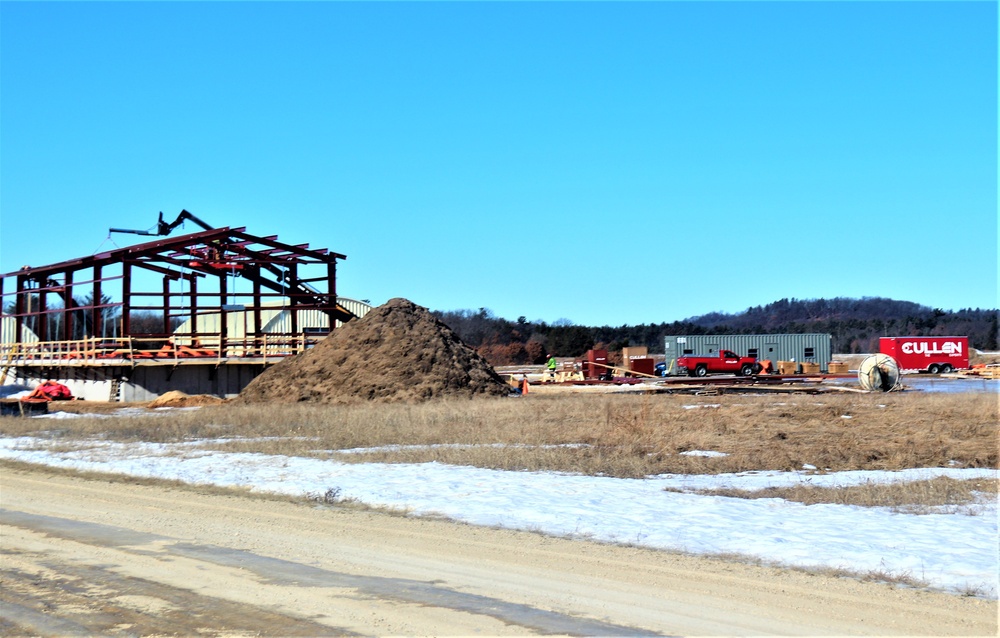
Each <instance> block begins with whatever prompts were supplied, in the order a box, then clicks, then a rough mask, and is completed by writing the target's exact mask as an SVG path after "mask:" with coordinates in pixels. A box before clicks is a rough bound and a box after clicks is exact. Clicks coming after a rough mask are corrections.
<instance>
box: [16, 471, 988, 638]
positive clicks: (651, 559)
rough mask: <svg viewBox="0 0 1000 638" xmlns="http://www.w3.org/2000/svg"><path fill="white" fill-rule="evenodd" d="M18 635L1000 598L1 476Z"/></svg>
mask: <svg viewBox="0 0 1000 638" xmlns="http://www.w3.org/2000/svg"><path fill="white" fill-rule="evenodd" d="M0 523H2V526H0V527H2V546H0V549H2V552H0V559H2V563H0V566H2V578H3V583H2V588H0V600H2V603H3V604H2V616H0V618H2V619H0V634H2V635H5V636H13V635H40V636H48V635H58V636H68V635H94V634H104V635H195V634H198V635H216V636H249V635H255V636H256V635H272V636H276V635H280V636H303V635H304V636H319V635H355V634H359V635H431V634H436V635H472V634H479V635H524V634H557V635H601V636H611V635H629V636H635V635H681V634H683V635H699V634H700V635H720V634H736V635H748V634H772V635H775V634H796V635H816V634H837V635H850V634H875V635H891V634H900V635H953V634H959V635H996V633H997V603H996V601H986V600H981V599H974V598H963V597H959V596H952V595H946V594H939V593H929V592H922V591H914V590H908V589H897V588H893V587H890V586H887V585H880V584H874V583H864V582H857V581H854V580H849V579H843V578H829V577H826V576H820V575H810V574H804V573H800V572H793V571H786V570H779V569H773V568H767V567H758V566H749V565H743V564H738V563H732V562H726V561H721V560H713V559H705V558H698V557H689V556H678V555H673V554H668V553H664V552H656V551H651V550H643V549H635V548H628V547H617V546H606V545H599V544H595V543H588V542H584V541H569V540H562V539H553V538H546V537H543V536H541V535H537V534H531V533H524V532H511V531H505V530H498V529H485V528H477V527H472V526H468V525H459V524H455V523H451V522H447V521H440V520H428V519H411V518H407V517H404V516H394V515H389V514H384V513H377V512H369V511H358V510H353V509H345V508H336V507H329V506H325V505H318V504H317V505H302V504H296V503H289V502H282V501H276V500H262V499H255V498H248V497H243V496H234V495H228V494H212V493H203V492H199V491H196V490H194V489H192V488H187V487H169V486H166V487H165V486H148V485H135V484H129V483H125V482H110V481H107V480H94V479H86V478H79V477H73V476H66V475H59V474H53V473H51V472H48V471H46V470H43V469H39V470H30V471H29V470H24V469H20V468H12V467H10V466H4V467H3V468H2V493H0Z"/></svg>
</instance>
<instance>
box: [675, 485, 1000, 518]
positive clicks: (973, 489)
mask: <svg viewBox="0 0 1000 638" xmlns="http://www.w3.org/2000/svg"><path fill="white" fill-rule="evenodd" d="M997 485H998V481H997V480H996V479H986V478H980V479H966V480H956V479H952V478H948V477H945V476H939V477H936V478H932V479H926V480H921V481H911V482H907V483H874V482H866V483H863V484H861V485H850V486H842V487H820V486H815V485H794V486H788V487H767V488H763V489H759V490H741V489H736V488H721V489H706V490H692V492H693V493H696V494H706V495H711V496H728V497H734V498H748V499H755V498H780V499H784V500H786V501H796V502H799V503H804V504H806V505H817V504H820V503H833V504H837V505H858V506H861V507H888V508H890V509H893V510H895V511H899V512H905V513H908V514H930V513H935V512H937V513H940V512H942V511H944V512H958V511H962V512H968V513H974V512H975V510H974V509H969V508H968V506H970V505H975V504H977V503H982V502H984V501H986V500H996V498H997ZM667 491H672V492H681V491H683V490H678V489H674V488H668V490H667Z"/></svg>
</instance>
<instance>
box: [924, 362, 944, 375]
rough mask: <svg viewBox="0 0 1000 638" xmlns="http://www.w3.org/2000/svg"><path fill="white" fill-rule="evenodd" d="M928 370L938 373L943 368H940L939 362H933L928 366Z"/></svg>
mask: <svg viewBox="0 0 1000 638" xmlns="http://www.w3.org/2000/svg"><path fill="white" fill-rule="evenodd" d="M927 371H928V372H930V373H931V374H937V373H938V372H940V371H941V369H940V368H938V364H936V363H932V364H930V365H929V366H927Z"/></svg>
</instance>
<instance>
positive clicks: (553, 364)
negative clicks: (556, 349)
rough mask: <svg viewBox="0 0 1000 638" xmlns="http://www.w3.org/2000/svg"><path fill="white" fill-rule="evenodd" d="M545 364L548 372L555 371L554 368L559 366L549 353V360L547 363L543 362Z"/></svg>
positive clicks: (553, 356)
mask: <svg viewBox="0 0 1000 638" xmlns="http://www.w3.org/2000/svg"><path fill="white" fill-rule="evenodd" d="M545 365H546V367H548V369H549V372H555V371H556V368H557V367H558V366H559V363H558V362H557V361H556V357H555V355H553V354H550V355H549V362H548V363H547V364H545Z"/></svg>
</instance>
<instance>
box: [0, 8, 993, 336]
mask: <svg viewBox="0 0 1000 638" xmlns="http://www.w3.org/2000/svg"><path fill="white" fill-rule="evenodd" d="M997 22H998V21H997V4H996V3H995V2H967V3H961V2H942V3H930V2H927V3H925V2H888V3H868V2H837V3H813V2H793V3H779V2H739V3H721V2H720V3H709V2H663V3H628V4H624V3H542V4H535V3H484V4H479V3H476V4H473V3H376V4H370V3H292V4H289V3H208V4H203V3H195V2H191V3H188V2H181V3H173V2H169V3H117V2H115V3H14V2H3V3H2V4H0V117H2V119H0V232H2V238H0V272H10V271H13V270H16V269H17V268H19V267H20V266H21V265H23V264H31V265H42V264H47V263H53V262H58V261H63V260H65V259H70V258H73V257H78V256H82V255H87V254H91V253H93V252H94V251H95V250H96V249H97V248H98V247H99V246H101V245H102V243H103V242H105V239H106V237H107V234H108V233H107V229H108V228H109V227H113V226H114V227H125V228H147V227H149V226H151V225H153V223H154V222H155V220H156V216H157V213H158V212H159V211H163V212H164V214H165V217H166V218H167V219H168V220H172V219H173V218H174V217H175V216H176V215H177V214H178V213H179V212H180V211H181V209H184V208H186V209H188V210H190V211H191V212H193V213H194V214H195V215H198V216H199V217H201V218H202V219H204V220H206V221H207V222H209V223H211V224H213V225H215V226H246V227H247V229H248V230H249V232H251V233H255V234H260V235H268V234H278V235H279V236H280V238H281V239H282V240H284V241H287V242H289V243H303V242H310V243H311V244H312V246H313V247H326V248H330V249H331V250H334V251H336V252H340V253H344V254H346V255H347V256H348V259H347V261H345V262H342V263H341V266H340V269H339V274H340V279H339V291H340V293H341V294H343V295H345V296H349V297H356V298H364V299H370V300H371V301H372V302H373V303H375V304H379V303H383V302H385V301H387V300H388V299H390V298H392V297H406V298H409V299H411V300H413V301H414V302H416V303H418V304H420V305H424V306H428V307H430V308H432V309H440V310H456V309H463V308H472V309H475V308H479V307H487V308H490V309H492V310H493V311H494V312H495V313H496V314H497V315H499V316H503V317H507V318H510V319H516V318H517V317H518V316H521V315H524V316H526V317H527V318H528V319H530V320H534V319H543V320H546V321H550V322H551V321H555V320H558V319H561V318H565V319H569V320H571V321H572V322H574V323H577V324H585V325H600V324H609V325H621V324H638V323H648V322H660V321H673V320H675V319H682V318H685V317H689V316H692V315H696V314H702V313H705V312H710V311H724V312H734V311H740V310H743V309H746V308H747V307H748V306H752V305H757V304H765V303H768V302H770V301H774V300H776V299H780V298H783V297H796V298H802V299H811V298H819V297H835V296H843V297H861V296H886V297H892V298H896V299H903V300H908V301H915V302H918V303H922V304H926V305H929V306H934V307H940V308H944V309H959V308H964V307H983V308H986V307H997V248H998V244H997V240H998V234H997V214H998V210H997ZM195 230H198V229H197V228H195V227H191V226H190V225H189V226H188V228H187V231H188V232H193V231H195ZM113 239H114V241H115V242H116V243H117V244H118V245H125V244H127V243H135V242H137V241H139V240H140V238H138V237H134V236H128V235H116V236H114V238H113ZM109 245H110V244H108V243H104V248H107V247H108V246H109Z"/></svg>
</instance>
